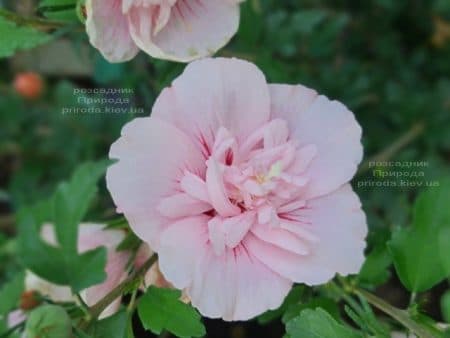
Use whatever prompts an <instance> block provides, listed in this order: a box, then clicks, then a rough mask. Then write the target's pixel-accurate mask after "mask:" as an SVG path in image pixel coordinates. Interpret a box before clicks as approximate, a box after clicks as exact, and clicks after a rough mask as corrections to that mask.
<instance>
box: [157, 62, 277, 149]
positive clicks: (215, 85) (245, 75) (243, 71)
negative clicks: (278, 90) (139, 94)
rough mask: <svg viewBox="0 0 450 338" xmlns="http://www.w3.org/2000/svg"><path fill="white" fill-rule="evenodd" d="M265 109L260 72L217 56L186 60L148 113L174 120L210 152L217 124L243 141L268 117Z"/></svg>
mask: <svg viewBox="0 0 450 338" xmlns="http://www.w3.org/2000/svg"><path fill="white" fill-rule="evenodd" d="M269 110H270V97H269V91H268V86H267V84H266V80H265V78H264V75H263V74H262V73H261V71H260V70H259V69H258V68H257V67H256V66H255V65H253V64H251V63H249V62H246V61H242V60H237V59H224V58H217V59H203V60H199V61H195V62H192V63H191V64H189V65H188V66H187V67H186V69H185V71H184V73H183V74H182V75H181V76H180V77H178V78H177V79H176V80H175V81H174V82H173V84H172V86H171V87H170V88H166V89H165V90H164V91H163V92H162V93H161V95H160V96H159V97H158V99H157V101H156V103H155V105H154V107H153V112H152V116H154V117H158V118H160V119H163V120H166V121H169V122H171V123H173V124H174V125H176V126H177V127H178V128H179V129H181V130H183V131H184V132H185V133H186V134H188V135H189V136H190V137H191V138H192V140H193V141H194V142H195V143H196V145H197V146H198V148H199V149H203V153H204V155H205V156H209V155H210V153H211V150H212V147H213V145H214V141H215V133H216V132H218V130H219V128H220V127H224V128H226V129H227V130H228V131H229V132H230V133H231V134H232V135H234V136H235V137H236V138H237V141H238V142H242V141H243V140H244V139H245V138H246V137H247V136H248V135H249V134H250V133H251V132H252V131H254V130H255V129H258V128H259V127H260V126H262V125H263V124H264V123H265V122H267V120H268V119H269V114H270V111H269Z"/></svg>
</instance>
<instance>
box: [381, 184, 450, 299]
mask: <svg viewBox="0 0 450 338" xmlns="http://www.w3.org/2000/svg"><path fill="white" fill-rule="evenodd" d="M449 200H450V180H446V181H443V182H441V185H440V187H436V188H429V189H428V190H427V191H425V192H423V193H422V194H421V195H419V197H418V198H417V200H416V203H415V205H414V216H413V224H412V226H411V227H409V228H401V229H398V230H397V231H396V232H394V234H393V237H392V240H391V241H390V242H389V244H388V247H389V250H390V252H391V255H392V258H393V260H394V265H395V269H396V271H397V274H398V275H399V277H400V280H401V281H402V283H403V285H404V286H405V287H406V288H407V289H408V290H410V291H412V292H423V291H425V290H428V289H430V288H431V287H433V286H434V285H436V284H437V283H439V282H440V281H442V280H443V279H444V278H445V277H446V276H447V275H448V271H447V269H446V268H445V265H444V261H443V260H442V257H441V256H444V255H442V254H441V255H440V252H439V251H440V245H441V239H440V237H441V234H442V232H443V231H446V232H447V231H448V230H447V229H449V228H450V208H449V207H448V201H449ZM444 229H445V230H444ZM445 249H446V251H448V250H449V249H450V248H448V247H446V248H445Z"/></svg>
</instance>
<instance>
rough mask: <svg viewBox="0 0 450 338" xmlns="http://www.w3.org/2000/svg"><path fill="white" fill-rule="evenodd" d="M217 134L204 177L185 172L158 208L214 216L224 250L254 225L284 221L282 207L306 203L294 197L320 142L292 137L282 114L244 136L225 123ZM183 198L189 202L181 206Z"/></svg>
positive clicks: (216, 238) (218, 245) (217, 244)
mask: <svg viewBox="0 0 450 338" xmlns="http://www.w3.org/2000/svg"><path fill="white" fill-rule="evenodd" d="M215 135H216V137H215V142H214V145H213V147H212V148H211V153H210V156H209V158H207V159H206V167H207V169H206V175H205V178H201V177H200V176H197V175H194V174H193V173H190V172H186V173H185V174H184V177H183V178H182V180H181V183H180V185H181V190H182V191H183V192H182V193H181V194H179V195H176V196H178V197H176V196H171V197H169V198H166V199H164V200H163V203H162V205H160V208H159V210H160V211H161V213H162V214H163V215H165V216H168V217H169V216H172V217H175V216H178V217H179V216H181V214H180V213H183V214H184V216H188V215H195V214H201V213H203V214H206V215H208V216H209V217H211V220H210V221H209V222H208V230H209V237H210V241H211V243H212V245H213V247H214V250H215V252H216V253H217V254H221V253H222V252H223V251H224V250H225V249H226V248H227V247H228V248H234V247H236V246H237V245H239V243H240V242H241V241H242V239H243V238H244V237H245V235H246V234H247V233H248V231H249V230H250V229H251V228H252V227H254V226H261V225H265V226H270V227H276V226H279V224H280V221H281V220H280V217H282V215H283V213H285V212H286V211H290V210H292V208H297V209H298V208H301V207H303V205H302V204H301V203H300V204H299V203H297V204H295V205H293V204H292V203H289V202H290V201H292V200H293V199H294V198H295V197H296V196H298V195H299V193H301V190H302V187H304V186H305V185H306V184H307V182H308V178H307V177H306V176H305V175H304V173H305V169H306V168H307V166H308V165H309V163H310V162H311V160H312V159H313V157H314V156H315V153H316V148H315V146H313V145H304V146H301V145H299V144H297V143H296V142H294V141H291V140H289V130H288V128H287V123H286V122H285V121H284V120H281V119H275V120H272V121H270V122H268V123H266V124H265V125H263V126H262V127H261V128H259V129H258V130H256V131H255V132H254V133H252V134H251V135H250V136H248V137H247V138H246V139H244V140H238V139H237V138H236V137H235V136H234V135H232V134H231V133H230V132H229V131H228V130H227V129H226V128H223V127H221V128H220V129H219V130H218V131H217V132H216V134H215ZM174 198H177V201H176V202H177V204H175V201H172V200H173V199H174ZM181 200H183V201H184V203H185V208H184V207H180V201H181ZM172 202H173V203H172ZM171 206H173V207H174V208H178V209H182V211H180V212H176V211H174V210H173V208H172V207H171Z"/></svg>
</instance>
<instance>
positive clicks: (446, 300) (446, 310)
mask: <svg viewBox="0 0 450 338" xmlns="http://www.w3.org/2000/svg"><path fill="white" fill-rule="evenodd" d="M441 308H442V316H443V317H444V319H445V321H446V322H447V323H450V290H449V291H447V292H446V293H445V294H444V295H443V296H442V298H441Z"/></svg>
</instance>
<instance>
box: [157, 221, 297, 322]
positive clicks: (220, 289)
mask: <svg viewBox="0 0 450 338" xmlns="http://www.w3.org/2000/svg"><path fill="white" fill-rule="evenodd" d="M208 219H209V218H208V217H206V216H200V217H196V218H189V219H185V220H182V221H179V222H176V223H174V224H173V225H171V226H170V227H169V228H168V229H167V230H166V231H165V232H164V234H163V236H162V239H161V247H160V251H159V259H160V261H159V264H160V269H161V271H162V273H163V274H164V276H165V278H166V279H167V280H168V281H170V282H171V283H172V284H174V285H175V286H176V287H178V288H186V291H187V294H188V296H189V297H190V298H191V301H192V304H193V305H194V306H195V307H197V308H198V309H199V311H200V312H201V313H202V314H203V315H205V316H207V317H211V318H224V319H225V320H247V319H249V318H252V317H254V316H256V315H258V314H260V313H262V312H264V311H266V310H269V309H274V308H277V307H278V306H280V304H281V303H282V301H283V299H284V297H285V296H286V294H287V293H288V291H289V289H290V288H291V285H292V283H291V282H290V281H289V280H288V279H286V278H283V277H281V276H280V275H278V274H277V273H275V272H273V271H272V270H270V269H268V268H267V267H265V266H264V265H263V264H261V263H260V262H259V261H258V260H256V259H255V258H254V257H252V256H250V255H249V254H248V253H247V252H246V250H245V248H243V247H238V248H236V249H235V250H228V251H227V252H226V253H224V254H223V255H221V256H217V255H216V254H214V252H213V250H212V248H211V246H210V244H209V243H208V233H207V231H208V230H207V224H206V223H207V221H208Z"/></svg>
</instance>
